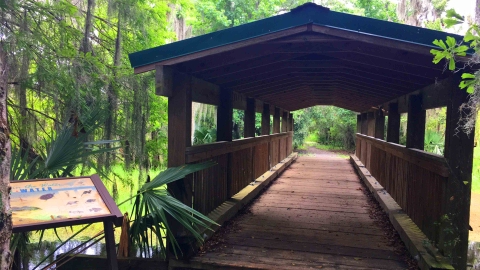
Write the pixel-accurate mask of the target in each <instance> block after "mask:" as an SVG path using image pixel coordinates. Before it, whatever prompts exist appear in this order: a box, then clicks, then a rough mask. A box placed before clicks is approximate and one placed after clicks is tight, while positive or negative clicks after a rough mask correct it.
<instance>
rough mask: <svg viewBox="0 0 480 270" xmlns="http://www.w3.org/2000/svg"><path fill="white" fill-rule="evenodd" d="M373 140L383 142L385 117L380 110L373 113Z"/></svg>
mask: <svg viewBox="0 0 480 270" xmlns="http://www.w3.org/2000/svg"><path fill="white" fill-rule="evenodd" d="M374 135H375V138H377V139H381V140H385V115H384V114H383V110H382V109H378V110H377V111H376V112H375V134H374Z"/></svg>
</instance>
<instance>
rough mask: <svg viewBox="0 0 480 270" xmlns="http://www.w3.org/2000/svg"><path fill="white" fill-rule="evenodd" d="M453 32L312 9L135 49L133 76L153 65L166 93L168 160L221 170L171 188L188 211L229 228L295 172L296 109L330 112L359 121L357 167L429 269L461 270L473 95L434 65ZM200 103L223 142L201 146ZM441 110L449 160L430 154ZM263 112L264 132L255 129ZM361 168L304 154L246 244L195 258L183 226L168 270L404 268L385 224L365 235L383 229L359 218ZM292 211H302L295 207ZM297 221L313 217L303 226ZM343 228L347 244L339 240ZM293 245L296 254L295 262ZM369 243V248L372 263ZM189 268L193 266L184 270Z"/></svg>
mask: <svg viewBox="0 0 480 270" xmlns="http://www.w3.org/2000/svg"><path fill="white" fill-rule="evenodd" d="M447 36H452V35H451V34H447V33H443V32H438V31H433V30H428V29H422V28H417V27H411V26H407V25H401V24H396V23H391V22H386V21H379V20H373V19H369V18H364V17H358V16H354V15H349V14H344V13H338V12H333V11H330V10H328V9H327V8H324V7H322V6H317V5H315V4H312V3H308V4H305V5H303V6H300V7H297V8H295V9H293V10H292V11H291V12H289V13H286V14H282V15H279V16H274V17H271V18H267V19H264V20H260V21H257V22H253V23H249V24H245V25H241V26H238V27H233V28H230V29H226V30H223V31H218V32H214V33H211V34H207V35H203V36H199V37H195V38H191V39H187V40H183V41H179V42H175V43H172V44H168V45H164V46H160V47H156V48H152V49H148V50H145V51H141V52H137V53H134V54H131V55H130V61H131V63H132V66H133V67H134V69H135V72H136V73H142V72H147V71H151V70H155V72H156V90H157V94H158V95H163V96H166V97H168V102H169V105H168V119H169V123H168V165H169V166H180V165H183V164H185V163H194V162H200V161H204V160H210V159H213V160H215V161H217V163H218V165H217V166H215V167H212V168H210V169H208V170H206V171H203V172H199V173H196V174H194V175H191V176H189V177H187V178H185V179H184V180H183V181H177V182H175V183H173V184H171V185H169V187H168V188H169V189H170V190H171V191H173V194H175V196H176V197H177V198H178V199H180V200H181V201H182V202H184V203H185V204H187V205H191V206H193V207H194V208H195V209H197V210H198V211H200V212H202V213H204V214H207V215H209V216H210V217H211V218H212V219H214V220H215V221H217V222H218V223H219V224H223V223H224V222H225V221H227V220H230V219H231V218H233V217H234V216H235V215H236V214H237V212H238V211H239V210H240V209H241V208H242V207H243V206H244V205H245V204H247V203H248V202H251V201H252V200H253V199H254V198H255V197H256V196H257V195H258V194H259V193H260V191H261V190H262V189H263V188H265V187H266V186H267V185H268V184H269V183H271V182H272V181H273V180H274V179H275V178H276V177H278V176H279V175H280V174H281V173H282V172H283V171H284V170H285V169H286V168H287V167H288V165H289V164H291V163H292V161H293V159H294V157H295V154H292V138H293V130H294V123H293V117H292V113H291V112H292V111H295V110H298V109H301V108H306V107H309V106H314V105H334V106H338V107H342V108H346V109H349V110H352V111H355V112H358V113H359V114H358V118H357V122H358V125H357V138H356V147H357V149H356V154H355V155H354V156H353V157H352V164H353V166H354V168H356V169H357V172H358V173H359V176H360V178H361V179H362V181H363V182H364V183H365V184H366V186H367V187H368V189H369V190H370V191H371V192H372V194H373V195H374V196H375V197H376V198H377V199H378V200H379V202H380V205H381V206H382V207H383V209H384V210H385V211H386V212H387V214H388V216H389V219H390V220H391V222H392V224H393V226H394V227H395V229H396V230H397V231H398V233H399V235H400V237H401V238H402V240H403V241H404V242H405V244H406V246H407V248H408V250H409V251H410V253H411V254H412V255H413V256H414V257H415V258H417V259H418V261H419V265H420V267H421V268H423V269H453V267H454V268H455V269H465V268H466V254H467V244H468V228H469V225H468V221H469V206H470V189H471V171H472V159H473V136H470V137H469V136H467V135H466V134H464V133H462V132H457V130H456V127H457V123H458V120H459V119H460V116H461V115H462V114H465V113H468V111H467V110H466V109H465V108H462V109H461V110H460V105H461V104H462V103H463V102H465V101H467V100H468V95H467V94H466V93H465V92H464V91H460V90H459V89H458V84H459V82H460V80H461V78H460V77H459V76H458V74H457V75H455V74H450V73H448V72H444V70H443V66H441V65H434V64H433V63H432V58H433V57H432V55H431V54H430V52H429V51H430V49H431V48H435V46H433V45H432V42H433V40H435V39H440V40H445V39H446V37H447ZM453 36H454V38H455V39H456V40H457V41H459V40H461V39H462V37H460V36H455V35H453ZM460 60H464V61H466V60H468V57H465V59H460ZM192 102H200V103H206V104H212V105H216V106H217V140H218V142H216V143H212V144H206V145H198V146H192V145H191V134H192V126H191V125H192ZM438 107H446V108H447V125H446V126H447V130H446V135H445V151H444V156H439V155H434V154H430V153H427V152H425V151H423V149H424V135H425V116H426V110H427V109H432V108H438ZM234 109H237V110H244V111H245V119H244V123H245V127H244V130H245V132H244V137H245V138H244V139H240V140H232V115H233V110H234ZM257 113H258V114H261V119H262V121H261V135H260V136H256V134H255V130H256V126H255V116H256V114H257ZM401 113H407V114H408V117H407V118H408V119H407V121H408V123H407V138H406V145H405V146H404V145H399V144H398V143H399V131H400V114H401ZM271 116H273V123H272V121H271V120H270V119H271ZM386 116H388V124H387V128H386V130H387V134H386V136H385V132H384V131H385V120H386V118H385V117H386ZM302 164H304V165H305V166H303V165H302ZM307 165H308V166H307ZM302 166H303V167H302ZM342 168H347V169H344V170H342ZM351 168H352V167H351V165H349V164H348V163H347V162H346V161H345V160H340V159H322V158H318V159H309V158H305V157H302V158H300V159H299V160H298V161H297V162H296V163H294V164H293V165H292V168H291V169H289V170H287V171H286V172H285V173H284V174H283V175H282V176H281V178H279V179H278V180H277V182H276V183H275V184H274V185H272V186H271V187H270V188H269V189H268V190H267V192H266V193H265V195H262V197H261V198H260V199H259V201H258V202H256V203H255V204H254V205H253V207H252V209H253V210H252V211H253V216H251V217H247V218H245V219H244V220H241V221H240V222H239V224H240V226H241V227H244V228H246V229H244V230H242V231H238V232H235V233H233V234H232V235H231V236H230V237H231V238H230V239H237V240H238V242H237V240H232V241H231V242H228V245H227V247H226V248H225V249H224V251H219V252H223V253H221V254H226V255H222V256H215V255H214V254H212V255H209V254H207V255H205V256H203V257H199V256H195V257H193V259H192V256H194V255H195V252H196V251H197V250H198V246H196V245H195V243H194V241H192V237H191V236H190V235H189V234H188V233H187V232H186V231H185V230H183V229H182V227H181V226H179V225H178V226H173V228H174V231H173V233H174V234H175V235H176V238H177V240H178V242H179V243H180V245H181V247H182V250H183V254H184V258H181V260H180V261H179V262H175V261H171V262H170V267H171V268H174V267H175V263H179V265H178V267H180V268H181V267H192V268H195V267H199V268H202V267H207V266H206V265H207V264H208V265H210V266H208V267H207V268H209V267H210V268H214V267H217V268H218V269H224V267H225V266H226V265H228V266H229V267H232V268H235V267H237V268H241V267H244V268H264V269H275V268H281V267H280V265H279V264H280V263H278V262H277V259H278V258H279V257H283V256H285V258H284V260H283V261H280V262H281V264H284V263H285V264H284V268H285V267H286V268H290V266H294V265H293V264H295V266H298V267H300V268H309V267H313V264H316V263H324V264H325V267H339V268H342V267H343V268H348V269H354V267H358V268H382V267H380V265H379V264H377V263H379V262H380V261H381V260H383V261H381V262H383V263H384V264H381V265H385V267H384V268H402V267H404V265H402V262H401V261H399V260H397V258H396V257H395V255H394V254H393V253H391V250H390V249H389V248H388V247H387V246H385V243H384V242H382V241H383V240H382V238H381V237H380V236H379V235H378V234H379V231H378V230H377V229H376V228H375V227H369V228H371V229H368V232H367V230H365V229H364V228H362V227H360V224H365V226H367V224H368V226H373V225H372V224H371V221H369V220H368V217H367V216H366V215H365V213H363V212H362V209H361V205H362V203H363V201H362V199H360V198H361V197H362V196H363V193H361V192H359V191H356V190H355V187H358V186H359V183H358V182H355V181H356V180H352V179H353V178H355V179H357V178H356V176H355V174H354V173H353V171H352V169H351ZM292 174H296V177H293V175H292ZM288 177H290V178H288ZM340 180H341V181H340ZM332 181H335V182H338V186H342V188H338V187H336V186H335V183H334V184H332ZM328 182H330V183H328ZM302 193H304V196H303V197H302V195H300V194H302ZM274 198H275V199H274ZM334 199H335V200H337V199H338V201H334ZM347 203H348V205H349V207H342V206H345V205H346V204H347ZM287 205H290V206H291V207H288V206H287ZM285 206H287V207H286V208H285ZM295 207H300V209H296V210H295V211H292V210H293V209H292V208H295ZM288 208H290V210H289V209H288ZM337 210H338V211H337ZM295 212H297V213H302V214H304V216H303V217H302V218H298V219H297V218H296V217H294V216H292V213H295ZM313 213H321V214H317V215H314V214H313ZM309 215H311V216H309ZM325 217H326V218H325ZM322 222H323V223H322ZM325 222H327V223H325ZM339 223H342V224H339ZM312 224H316V225H312ZM320 224H324V225H325V228H326V229H327V230H326V231H323V230H322V226H320ZM336 224H339V225H338V226H336ZM317 225H318V226H317ZM357 225H358V226H357ZM312 226H313V227H312ZM334 228H335V229H337V231H336V233H335V234H338V235H339V236H338V238H337V236H336V235H335V237H333V236H331V233H329V230H331V229H334ZM345 228H348V229H346V230H350V228H351V231H348V232H347V231H345ZM214 229H218V228H214ZM354 229H355V230H354ZM249 234H252V235H249ZM367 235H368V236H367ZM210 236H211V235H209V234H208V233H207V232H206V233H205V237H206V238H208V237H210ZM249 236H250V238H248V237H249ZM352 236H353V237H352ZM277 237H278V238H279V239H276V238H277ZM349 237H352V238H349ZM242 239H244V240H242ZM247 239H248V241H247ZM350 239H351V240H350ZM229 241H230V240H229ZM299 243H303V244H299ZM375 245H377V247H376V248H375ZM329 246H331V247H332V250H333V251H332V250H328V248H329ZM287 247H291V250H293V251H294V252H293V254H289V256H287V255H286V253H285V252H286V251H285V250H286V248H287ZM359 247H368V250H370V251H371V252H369V254H371V255H370V257H369V256H368V255H365V251H362V250H364V249H360V248H359ZM306 249H308V250H306ZM263 251H265V252H263ZM221 254H220V255H221ZM249 254H255V255H251V257H250V255H249ZM259 254H261V255H262V256H260V255H259ZM355 254H357V255H355ZM388 254H391V257H390V258H388V256H390V255H388ZM339 256H340V257H339ZM385 256H387V257H385ZM253 257H255V258H253ZM344 257H345V258H347V259H344ZM351 257H353V258H354V260H353V261H352V260H350V259H351ZM355 258H359V259H361V260H355ZM189 259H190V260H191V261H192V262H195V263H196V264H189V265H188V266H185V265H183V264H181V263H184V262H185V261H188V260H189ZM237 259H238V260H237ZM240 261H241V262H240ZM297 262H298V265H297ZM289 263H290V264H291V265H288V267H287V264H289ZM310 263H311V264H310ZM370 263H371V264H370ZM449 264H451V266H449ZM198 265H200V266H198ZM452 265H453V267H452ZM222 267H223V268H222Z"/></svg>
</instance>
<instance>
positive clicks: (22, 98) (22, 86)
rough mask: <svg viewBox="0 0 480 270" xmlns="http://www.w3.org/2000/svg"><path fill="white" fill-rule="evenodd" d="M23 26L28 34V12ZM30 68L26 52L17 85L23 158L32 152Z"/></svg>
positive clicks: (25, 51)
mask: <svg viewBox="0 0 480 270" xmlns="http://www.w3.org/2000/svg"><path fill="white" fill-rule="evenodd" d="M23 16H24V17H23V24H22V31H24V33H27V27H28V26H27V23H28V22H27V11H24V13H23ZM29 66H30V58H29V55H28V51H27V50H24V51H23V53H22V64H21V66H20V77H19V84H18V85H17V87H16V88H17V96H18V102H19V104H18V105H19V107H20V117H21V119H20V129H19V132H20V134H19V136H20V147H21V150H22V156H23V155H25V153H27V152H28V151H29V150H30V144H29V141H28V135H29V121H28V115H27V85H26V82H27V79H28V68H29Z"/></svg>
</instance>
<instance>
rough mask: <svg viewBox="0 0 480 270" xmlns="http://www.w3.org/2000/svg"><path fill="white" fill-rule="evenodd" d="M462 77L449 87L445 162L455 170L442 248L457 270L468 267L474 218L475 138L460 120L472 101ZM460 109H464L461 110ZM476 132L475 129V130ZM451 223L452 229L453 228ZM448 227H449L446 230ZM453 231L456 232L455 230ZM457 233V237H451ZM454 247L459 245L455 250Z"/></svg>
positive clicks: (446, 197) (449, 182)
mask: <svg viewBox="0 0 480 270" xmlns="http://www.w3.org/2000/svg"><path fill="white" fill-rule="evenodd" d="M459 81H460V76H459V75H458V74H457V75H456V80H453V81H452V82H451V84H450V87H449V90H450V91H449V92H450V101H449V102H448V106H447V127H446V131H445V158H446V160H447V161H448V164H449V167H450V169H451V174H450V176H449V177H448V179H447V184H446V186H447V188H446V189H445V194H444V197H443V203H444V205H443V207H444V211H445V212H446V215H447V216H448V220H449V221H450V222H444V223H446V224H442V230H441V233H443V235H441V240H440V242H441V243H440V246H441V248H442V249H443V250H444V251H445V253H446V254H449V255H450V254H451V256H452V257H454V260H453V266H454V267H455V269H465V267H466V264H467V252H468V245H469V242H468V234H469V228H468V227H469V218H470V197H471V188H472V167H473V164H472V163H473V147H474V136H473V134H470V135H468V134H466V133H464V132H463V131H460V130H459V128H458V123H459V119H460V117H465V115H468V114H469V113H470V111H469V110H470V109H469V108H468V107H464V106H463V104H464V102H465V103H466V102H467V100H468V99H469V98H470V96H469V95H468V93H466V92H465V91H458V89H456V87H455V86H457V85H458V83H459ZM459 108H462V109H461V110H460V109H459ZM472 128H473V130H475V127H472ZM449 223H451V224H452V225H451V226H449ZM445 225H446V226H445ZM452 227H453V228H452ZM449 229H450V230H451V229H453V233H448V231H449ZM451 243H456V245H455V246H452V245H451Z"/></svg>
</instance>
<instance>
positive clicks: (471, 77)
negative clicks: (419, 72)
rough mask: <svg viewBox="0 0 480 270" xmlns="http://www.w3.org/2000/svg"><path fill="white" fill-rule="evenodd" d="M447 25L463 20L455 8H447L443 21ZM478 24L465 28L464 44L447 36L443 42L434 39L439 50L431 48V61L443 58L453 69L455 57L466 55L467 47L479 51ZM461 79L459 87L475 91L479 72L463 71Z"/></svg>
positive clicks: (479, 28) (436, 62) (478, 80)
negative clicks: (445, 17)
mask: <svg viewBox="0 0 480 270" xmlns="http://www.w3.org/2000/svg"><path fill="white" fill-rule="evenodd" d="M443 22H444V23H445V25H446V26H447V27H451V26H454V25H457V24H462V23H464V22H465V18H464V17H463V16H461V15H460V14H458V13H457V12H456V11H455V10H453V9H450V10H447V19H445V20H444V21H443ZM479 30H480V26H478V25H471V26H470V28H469V29H468V30H467V32H466V34H465V36H464V38H463V41H464V42H465V43H466V44H464V45H462V44H457V42H456V40H455V38H453V37H447V39H446V40H445V42H444V41H443V40H438V39H436V40H434V41H433V44H435V45H436V46H438V47H440V49H441V50H437V49H432V50H430V53H431V54H433V55H434V58H433V63H435V64H438V63H440V61H442V60H443V59H445V61H447V62H448V69H449V70H452V71H453V70H455V68H456V66H455V57H457V56H460V57H464V56H467V52H468V50H469V49H474V50H475V52H476V53H478V52H479V47H478V42H479V41H480V36H479V35H478V33H479V32H480V31H479ZM462 79H463V80H462V81H461V82H460V85H459V87H460V89H465V90H466V91H467V93H469V94H472V93H473V92H475V86H476V85H478V84H479V82H480V74H479V72H478V71H477V72H476V73H475V74H472V73H463V74H462Z"/></svg>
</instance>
